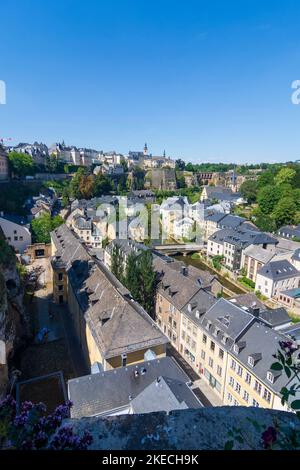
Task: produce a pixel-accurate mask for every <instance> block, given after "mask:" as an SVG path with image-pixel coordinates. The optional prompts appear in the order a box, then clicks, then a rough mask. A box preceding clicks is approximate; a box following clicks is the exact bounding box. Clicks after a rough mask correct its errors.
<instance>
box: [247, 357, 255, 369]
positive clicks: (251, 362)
mask: <svg viewBox="0 0 300 470" xmlns="http://www.w3.org/2000/svg"><path fill="white" fill-rule="evenodd" d="M248 364H249V366H251V367H254V359H253V357H251V356H249V357H248Z"/></svg>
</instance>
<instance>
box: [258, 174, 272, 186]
mask: <svg viewBox="0 0 300 470" xmlns="http://www.w3.org/2000/svg"><path fill="white" fill-rule="evenodd" d="M273 183H274V172H272V171H271V170H268V171H264V172H263V173H262V174H261V175H259V177H258V178H257V186H258V188H264V187H265V186H267V185H272V184H273Z"/></svg>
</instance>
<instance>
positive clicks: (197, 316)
mask: <svg viewBox="0 0 300 470" xmlns="http://www.w3.org/2000/svg"><path fill="white" fill-rule="evenodd" d="M195 315H196V318H200V312H199V310H196V313H195Z"/></svg>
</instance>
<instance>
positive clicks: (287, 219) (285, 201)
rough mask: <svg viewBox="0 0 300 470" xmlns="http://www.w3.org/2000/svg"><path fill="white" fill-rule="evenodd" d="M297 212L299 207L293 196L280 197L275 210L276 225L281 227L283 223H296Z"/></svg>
mask: <svg viewBox="0 0 300 470" xmlns="http://www.w3.org/2000/svg"><path fill="white" fill-rule="evenodd" d="M296 212H297V207H296V204H295V202H294V199H293V198H292V197H290V196H289V197H284V198H282V199H280V201H279V202H278V204H277V205H276V207H275V208H274V211H273V218H274V221H275V224H276V227H277V228H279V227H281V226H282V225H285V224H292V223H294V218H295V215H296Z"/></svg>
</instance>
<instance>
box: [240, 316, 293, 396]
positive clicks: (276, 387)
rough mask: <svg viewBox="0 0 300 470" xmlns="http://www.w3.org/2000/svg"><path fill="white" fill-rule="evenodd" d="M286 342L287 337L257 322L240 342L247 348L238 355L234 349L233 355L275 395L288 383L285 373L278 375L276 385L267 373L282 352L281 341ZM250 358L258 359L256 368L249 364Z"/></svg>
mask: <svg viewBox="0 0 300 470" xmlns="http://www.w3.org/2000/svg"><path fill="white" fill-rule="evenodd" d="M286 340H287V338H286V336H284V335H282V334H281V333H279V332H278V331H276V330H272V329H271V328H269V327H268V326H265V325H263V324H262V323H260V322H258V321H256V322H255V323H253V324H252V325H251V326H250V328H248V330H247V331H246V332H245V333H244V334H243V335H242V336H241V338H240V341H241V342H244V343H245V346H244V347H243V348H242V349H241V350H240V352H239V353H238V354H237V353H235V352H234V350H233V348H232V350H231V353H232V354H233V355H234V356H236V357H237V359H238V360H239V362H241V363H242V364H243V365H244V366H246V367H247V368H248V369H249V370H253V372H254V373H255V375H256V376H257V377H258V378H259V379H260V380H261V381H262V382H263V383H264V384H265V385H266V386H267V387H268V388H270V389H271V390H273V391H274V392H275V393H279V392H280V390H281V388H282V387H284V386H285V385H286V384H287V382H288V379H287V377H286V375H285V373H282V374H280V375H277V377H276V379H275V381H274V383H273V384H272V383H271V382H269V380H268V379H267V372H268V371H269V370H270V367H271V365H272V364H273V363H274V362H275V359H274V357H273V355H274V354H276V353H277V351H278V350H280V345H279V341H286ZM249 356H253V357H254V358H256V361H255V365H254V367H251V366H250V365H249V363H248V357H249Z"/></svg>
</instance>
